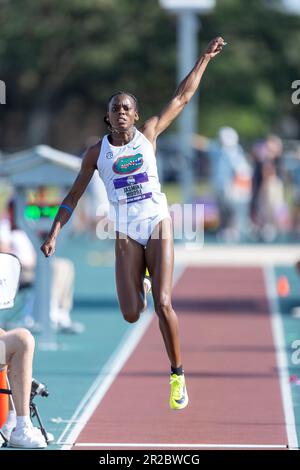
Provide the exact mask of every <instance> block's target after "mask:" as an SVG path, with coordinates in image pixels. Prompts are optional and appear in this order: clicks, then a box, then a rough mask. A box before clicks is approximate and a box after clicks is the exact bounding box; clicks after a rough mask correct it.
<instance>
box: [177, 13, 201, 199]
mask: <svg viewBox="0 0 300 470" xmlns="http://www.w3.org/2000/svg"><path fill="white" fill-rule="evenodd" d="M177 20H178V23H177V24H178V34H177V38H178V39H177V40H178V44H177V47H178V79H179V82H180V81H181V80H182V79H183V78H184V77H185V76H186V75H187V74H188V73H189V72H190V70H191V69H192V68H193V67H194V65H195V62H196V60H197V31H198V25H199V22H198V18H197V16H196V14H195V13H194V12H193V11H192V10H182V11H181V12H178V13H177ZM197 118H198V116H197V100H196V96H194V97H193V99H192V100H191V101H190V103H189V104H188V105H187V106H186V108H185V109H184V110H183V112H182V113H181V115H180V116H179V122H178V138H179V150H180V183H181V191H182V199H183V202H185V203H186V202H191V201H192V200H193V197H194V150H193V146H192V138H193V134H194V133H195V130H196V126H197Z"/></svg>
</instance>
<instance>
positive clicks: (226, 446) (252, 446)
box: [75, 442, 287, 449]
mask: <svg viewBox="0 0 300 470" xmlns="http://www.w3.org/2000/svg"><path fill="white" fill-rule="evenodd" d="M75 447H106V448H107V447H140V448H149V447H151V448H157V449H164V448H170V449H180V448H182V449H287V446H286V445H284V444H165V443H164V444H158V443H156V444H149V443H133V442H128V443H123V442H122V443H118V442H103V443H102V442H101V443H99V442H78V443H76V444H75Z"/></svg>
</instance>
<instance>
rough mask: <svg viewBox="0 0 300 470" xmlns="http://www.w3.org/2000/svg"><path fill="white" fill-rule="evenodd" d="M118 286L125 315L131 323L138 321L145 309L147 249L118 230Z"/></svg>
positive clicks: (122, 310) (116, 245)
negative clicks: (144, 282) (144, 281)
mask: <svg viewBox="0 0 300 470" xmlns="http://www.w3.org/2000/svg"><path fill="white" fill-rule="evenodd" d="M116 235H117V238H116V242H115V255H116V271H115V274H116V287H117V294H118V299H119V305H120V309H121V312H122V314H123V317H124V319H125V320H126V321H128V322H129V323H134V322H136V321H137V320H138V319H139V317H140V314H141V312H142V311H143V310H144V309H145V292H144V285H143V280H144V275H145V269H146V263H145V249H144V247H143V246H142V245H140V244H139V243H138V242H136V241H135V240H133V239H132V238H130V237H126V238H124V235H123V234H122V235H121V236H120V235H119V232H116Z"/></svg>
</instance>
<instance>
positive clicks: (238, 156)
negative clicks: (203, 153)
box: [208, 127, 251, 241]
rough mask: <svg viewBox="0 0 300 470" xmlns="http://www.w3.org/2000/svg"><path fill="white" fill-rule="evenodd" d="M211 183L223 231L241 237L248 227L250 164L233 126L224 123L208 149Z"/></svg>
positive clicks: (226, 237) (231, 238)
mask: <svg viewBox="0 0 300 470" xmlns="http://www.w3.org/2000/svg"><path fill="white" fill-rule="evenodd" d="M208 152H209V157H210V161H211V183H212V187H213V190H214V194H215V197H216V200H217V204H218V209H219V212H220V235H221V237H222V238H223V239H224V240H226V241H238V240H239V239H240V238H241V237H243V236H244V235H245V234H246V233H247V231H248V204H249V201H250V190H251V167H250V165H249V163H248V161H247V159H246V156H245V153H244V150H243V149H242V147H241V146H240V144H239V136H238V134H237V132H236V131H235V130H234V129H233V128H231V127H222V128H221V129H220V130H219V133H218V140H217V141H215V142H213V143H212V144H211V145H210V147H209V149H208Z"/></svg>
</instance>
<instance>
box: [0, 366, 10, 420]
mask: <svg viewBox="0 0 300 470" xmlns="http://www.w3.org/2000/svg"><path fill="white" fill-rule="evenodd" d="M1 388H2V389H4V390H7V379H6V368H5V369H2V370H0V389H1ZM7 414H8V395H7V394H5V393H1V392H0V428H2V426H3V424H5V423H6V420H7Z"/></svg>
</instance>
